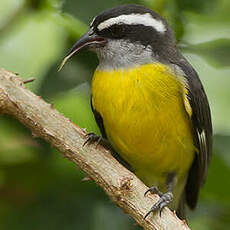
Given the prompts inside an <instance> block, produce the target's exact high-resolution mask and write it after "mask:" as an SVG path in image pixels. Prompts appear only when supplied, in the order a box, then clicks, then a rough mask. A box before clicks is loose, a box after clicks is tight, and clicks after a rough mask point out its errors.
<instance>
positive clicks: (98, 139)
mask: <svg viewBox="0 0 230 230" xmlns="http://www.w3.org/2000/svg"><path fill="white" fill-rule="evenodd" d="M86 137H87V139H86V141H85V142H84V144H83V146H85V145H86V144H89V145H91V144H93V143H96V147H97V146H98V145H99V144H101V145H103V146H104V147H106V148H109V146H110V144H109V142H108V140H107V139H105V138H103V137H102V136H98V135H97V134H95V133H93V132H90V133H87V135H86Z"/></svg>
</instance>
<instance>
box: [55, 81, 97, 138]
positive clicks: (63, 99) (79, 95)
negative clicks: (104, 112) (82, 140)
mask: <svg viewBox="0 0 230 230" xmlns="http://www.w3.org/2000/svg"><path fill="white" fill-rule="evenodd" d="M89 95H90V88H89V86H88V84H82V85H80V86H78V87H77V88H75V89H73V90H70V91H69V92H66V93H65V94H64V95H60V96H59V97H57V98H54V99H53V101H54V107H55V108H56V109H57V110H58V111H60V112H61V113H63V114H64V115H65V116H67V117H68V118H70V119H71V120H72V121H73V122H74V123H75V124H76V125H78V126H80V127H81V128H86V129H87V131H88V132H90V131H93V132H95V133H97V134H99V133H100V131H99V129H98V127H97V125H96V122H95V120H94V118H93V113H92V112H91V108H90V98H89Z"/></svg>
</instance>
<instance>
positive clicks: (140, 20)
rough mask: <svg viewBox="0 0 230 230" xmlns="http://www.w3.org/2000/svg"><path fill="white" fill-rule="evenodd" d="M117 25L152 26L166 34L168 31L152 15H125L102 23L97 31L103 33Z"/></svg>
mask: <svg viewBox="0 0 230 230" xmlns="http://www.w3.org/2000/svg"><path fill="white" fill-rule="evenodd" d="M115 24H128V25H144V26H151V27H153V28H154V29H155V30H157V31H158V32H160V33H164V32H165V31H166V27H165V25H164V24H163V22H162V21H160V20H157V19H155V18H153V17H152V15H151V14H150V13H146V14H128V15H125V14H124V15H120V16H118V17H114V18H110V19H107V20H105V21H104V22H102V23H100V24H99V25H98V26H97V29H98V30H99V31H101V30H103V29H106V28H109V27H110V26H112V25H115Z"/></svg>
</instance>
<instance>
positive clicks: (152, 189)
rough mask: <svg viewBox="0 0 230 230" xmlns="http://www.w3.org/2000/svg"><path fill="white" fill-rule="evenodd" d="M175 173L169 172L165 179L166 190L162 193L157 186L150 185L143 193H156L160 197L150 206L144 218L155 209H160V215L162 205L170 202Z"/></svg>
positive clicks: (164, 205)
mask: <svg viewBox="0 0 230 230" xmlns="http://www.w3.org/2000/svg"><path fill="white" fill-rule="evenodd" d="M175 177H176V174H175V173H169V174H168V176H167V179H166V184H167V186H168V189H167V192H166V193H162V192H161V191H160V190H159V189H158V187H157V186H153V187H150V188H149V189H148V190H147V191H146V192H145V194H144V195H146V194H147V193H148V192H150V193H152V194H158V195H159V197H160V199H159V200H158V201H157V202H156V203H155V204H154V205H153V206H152V208H151V209H150V210H149V211H148V212H147V214H146V215H145V217H144V219H145V218H146V217H147V216H148V215H149V214H150V213H152V212H155V211H160V216H161V212H162V210H163V208H164V207H166V206H168V204H169V203H170V202H172V200H173V186H174V182H175Z"/></svg>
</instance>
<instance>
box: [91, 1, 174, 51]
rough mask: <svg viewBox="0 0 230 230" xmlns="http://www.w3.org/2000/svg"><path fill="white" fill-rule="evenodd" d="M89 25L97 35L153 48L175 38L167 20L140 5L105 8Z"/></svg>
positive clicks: (172, 42)
mask: <svg viewBox="0 0 230 230" xmlns="http://www.w3.org/2000/svg"><path fill="white" fill-rule="evenodd" d="M90 27H91V28H92V29H93V31H94V32H95V33H96V34H98V35H99V36H102V37H105V38H111V39H127V40H130V41H131V42H139V43H141V44H143V45H144V46H147V45H150V46H152V47H153V49H154V50H155V49H157V47H159V46H161V44H164V45H170V44H172V45H174V44H175V39H174V35H173V31H172V29H171V27H170V26H169V25H168V23H167V21H166V20H165V19H163V18H162V17H161V16H160V15H158V14H157V13H156V12H154V11H152V10H150V9H148V8H146V7H144V6H141V5H122V6H118V7H115V8H111V9H107V10H105V11H103V12H101V13H100V14H99V15H98V16H96V17H95V18H94V20H93V21H92V23H91V25H90Z"/></svg>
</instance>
